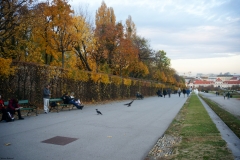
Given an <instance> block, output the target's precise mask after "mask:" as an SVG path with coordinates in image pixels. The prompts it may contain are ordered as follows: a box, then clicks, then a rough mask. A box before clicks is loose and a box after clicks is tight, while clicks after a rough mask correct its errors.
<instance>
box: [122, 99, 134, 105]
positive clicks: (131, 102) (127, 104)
mask: <svg viewBox="0 0 240 160" xmlns="http://www.w3.org/2000/svg"><path fill="white" fill-rule="evenodd" d="M133 101H134V100H132V101H131V102H129V103H126V104H124V105H127V107H130V106H131V104H132V103H133Z"/></svg>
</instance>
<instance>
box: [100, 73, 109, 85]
mask: <svg viewBox="0 0 240 160" xmlns="http://www.w3.org/2000/svg"><path fill="white" fill-rule="evenodd" d="M101 82H102V83H105V84H109V83H110V80H109V76H108V75H107V74H102V75H101Z"/></svg>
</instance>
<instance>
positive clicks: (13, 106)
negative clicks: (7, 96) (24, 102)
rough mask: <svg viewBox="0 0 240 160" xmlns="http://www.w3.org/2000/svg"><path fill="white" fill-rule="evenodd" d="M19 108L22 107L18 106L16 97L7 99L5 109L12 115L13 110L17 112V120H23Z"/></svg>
mask: <svg viewBox="0 0 240 160" xmlns="http://www.w3.org/2000/svg"><path fill="white" fill-rule="evenodd" d="M21 108H22V107H20V106H19V104H18V100H17V99H16V98H12V99H11V100H9V103H8V108H7V111H8V112H10V113H11V115H14V114H15V112H18V119H19V120H23V119H24V118H23V117H22V116H21V111H20V109H21Z"/></svg>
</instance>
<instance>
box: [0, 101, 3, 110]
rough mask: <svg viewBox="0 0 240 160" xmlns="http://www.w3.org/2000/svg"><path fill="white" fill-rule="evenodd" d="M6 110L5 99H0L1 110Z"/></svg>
mask: <svg viewBox="0 0 240 160" xmlns="http://www.w3.org/2000/svg"><path fill="white" fill-rule="evenodd" d="M3 108H4V101H3V99H0V110H1V109H3Z"/></svg>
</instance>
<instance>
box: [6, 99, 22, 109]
mask: <svg viewBox="0 0 240 160" xmlns="http://www.w3.org/2000/svg"><path fill="white" fill-rule="evenodd" d="M19 107H20V106H19V104H18V101H17V100H16V99H11V100H9V103H8V108H9V109H11V110H14V111H15V108H19Z"/></svg>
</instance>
